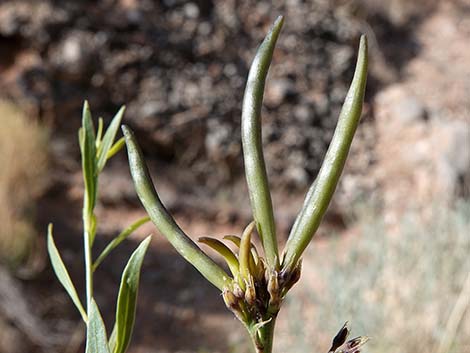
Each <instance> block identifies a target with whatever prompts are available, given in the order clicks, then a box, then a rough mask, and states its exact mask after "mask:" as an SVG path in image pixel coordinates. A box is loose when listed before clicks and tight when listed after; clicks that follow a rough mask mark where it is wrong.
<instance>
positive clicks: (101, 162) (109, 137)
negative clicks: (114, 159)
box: [97, 107, 126, 172]
mask: <svg viewBox="0 0 470 353" xmlns="http://www.w3.org/2000/svg"><path fill="white" fill-rule="evenodd" d="M125 110H126V107H122V108H121V109H119V111H118V112H117V114H116V115H115V116H114V118H113V120H112V121H111V124H109V127H108V129H107V130H106V133H105V134H104V136H103V141H101V143H100V148H99V149H98V152H97V159H98V162H97V170H98V172H100V171H102V170H103V168H104V166H105V164H106V161H107V160H108V152H109V150H110V148H111V146H113V143H114V139H115V138H116V133H117V131H118V129H119V126H120V125H121V120H122V117H123V115H124V111H125Z"/></svg>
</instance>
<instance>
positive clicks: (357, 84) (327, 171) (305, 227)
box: [283, 35, 367, 271]
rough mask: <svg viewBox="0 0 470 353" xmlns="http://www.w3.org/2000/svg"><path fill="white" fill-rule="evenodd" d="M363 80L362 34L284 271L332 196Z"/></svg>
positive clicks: (290, 242) (349, 140)
mask: <svg viewBox="0 0 470 353" xmlns="http://www.w3.org/2000/svg"><path fill="white" fill-rule="evenodd" d="M366 80H367V38H366V37H365V36H364V35H363V36H362V37H361V42H360V45H359V54H358V58H357V64H356V70H355V72H354V77H353V80H352V83H351V87H350V88H349V91H348V94H347V96H346V99H345V101H344V104H343V107H342V109H341V113H340V116H339V119H338V124H337V126H336V129H335V133H334V136H333V139H332V140H331V143H330V146H329V148H328V151H327V152H326V156H325V160H324V161H323V164H322V166H321V168H320V171H319V173H318V176H317V178H316V180H315V182H314V183H313V184H312V186H311V188H310V190H309V192H308V193H307V196H306V198H305V201H304V204H303V207H302V210H301V211H300V213H299V215H298V216H297V219H296V221H295V223H294V226H293V227H292V230H291V232H290V234H289V239H288V241H287V244H286V248H285V256H284V259H283V270H285V271H292V270H293V269H294V268H295V266H296V265H297V262H298V260H299V258H300V257H301V255H302V253H303V252H304V250H305V248H306V247H307V245H308V244H309V242H310V240H311V239H312V237H313V235H314V234H315V232H316V231H317V229H318V226H319V225H320V222H321V220H322V218H323V215H324V214H325V212H326V210H327V208H328V205H329V203H330V201H331V198H332V197H333V193H334V191H335V189H336V185H337V184H338V180H339V178H340V176H341V172H342V171H343V167H344V163H345V161H346V158H347V156H348V152H349V148H350V146H351V143H352V139H353V137H354V133H355V132H356V128H357V126H358V124H359V119H360V117H361V112H362V103H363V100H364V92H365V88H366Z"/></svg>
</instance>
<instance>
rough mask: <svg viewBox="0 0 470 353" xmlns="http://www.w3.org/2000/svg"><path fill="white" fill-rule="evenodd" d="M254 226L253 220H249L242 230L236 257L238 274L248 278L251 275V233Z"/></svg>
mask: <svg viewBox="0 0 470 353" xmlns="http://www.w3.org/2000/svg"><path fill="white" fill-rule="evenodd" d="M254 227H255V224H254V222H251V223H250V224H249V225H248V227H246V228H245V230H244V231H243V235H242V240H241V242H240V254H239V256H238V258H239V261H240V274H241V276H242V277H243V278H244V279H248V278H249V277H250V275H251V271H250V259H252V257H251V256H252V255H251V233H252V232H253V229H254Z"/></svg>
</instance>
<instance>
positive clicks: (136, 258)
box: [113, 236, 151, 353]
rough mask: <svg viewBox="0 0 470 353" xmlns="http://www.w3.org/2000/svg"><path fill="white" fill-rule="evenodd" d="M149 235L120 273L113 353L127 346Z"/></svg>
mask: <svg viewBox="0 0 470 353" xmlns="http://www.w3.org/2000/svg"><path fill="white" fill-rule="evenodd" d="M150 240H151V237H150V236H149V237H147V238H146V239H145V240H144V241H142V243H140V245H139V247H138V248H137V249H136V250H135V251H134V253H133V254H132V255H131V257H130V259H129V262H128V263H127V265H126V268H125V269H124V272H123V273H122V278H121V285H120V288H119V295H118V300H117V308H116V334H115V337H116V338H115V339H116V343H115V347H114V351H113V353H124V352H126V350H127V347H128V346H129V342H130V340H131V336H132V330H133V328H134V322H135V312H136V307H137V292H138V289H139V280H140V269H141V267H142V262H143V261H144V256H145V253H146V251H147V248H148V246H149V243H150Z"/></svg>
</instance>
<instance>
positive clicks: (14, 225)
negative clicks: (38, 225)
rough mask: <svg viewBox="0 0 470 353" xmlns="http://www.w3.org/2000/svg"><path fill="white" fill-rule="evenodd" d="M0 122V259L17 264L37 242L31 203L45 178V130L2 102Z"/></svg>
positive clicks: (29, 252) (0, 104)
mask: <svg viewBox="0 0 470 353" xmlns="http://www.w3.org/2000/svg"><path fill="white" fill-rule="evenodd" d="M0 125H1V129H0V165H1V168H0V225H1V226H0V261H1V262H6V263H7V264H8V265H9V266H13V267H16V266H18V265H20V264H22V263H23V262H24V261H25V260H27V258H28V256H29V255H30V254H31V250H32V248H33V243H34V242H36V241H37V237H36V236H35V234H36V233H35V232H36V231H35V229H34V206H35V198H36V197H37V196H38V195H39V194H40V193H41V192H42V191H43V190H44V186H45V181H46V168H47V146H46V133H45V131H44V130H43V129H42V128H41V127H40V126H39V125H38V124H35V123H34V122H32V121H31V120H29V119H27V117H26V116H25V115H24V114H23V112H22V111H21V110H20V109H19V108H18V107H16V106H14V105H12V104H10V103H6V102H3V101H0Z"/></svg>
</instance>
